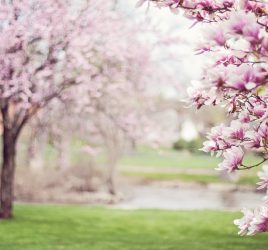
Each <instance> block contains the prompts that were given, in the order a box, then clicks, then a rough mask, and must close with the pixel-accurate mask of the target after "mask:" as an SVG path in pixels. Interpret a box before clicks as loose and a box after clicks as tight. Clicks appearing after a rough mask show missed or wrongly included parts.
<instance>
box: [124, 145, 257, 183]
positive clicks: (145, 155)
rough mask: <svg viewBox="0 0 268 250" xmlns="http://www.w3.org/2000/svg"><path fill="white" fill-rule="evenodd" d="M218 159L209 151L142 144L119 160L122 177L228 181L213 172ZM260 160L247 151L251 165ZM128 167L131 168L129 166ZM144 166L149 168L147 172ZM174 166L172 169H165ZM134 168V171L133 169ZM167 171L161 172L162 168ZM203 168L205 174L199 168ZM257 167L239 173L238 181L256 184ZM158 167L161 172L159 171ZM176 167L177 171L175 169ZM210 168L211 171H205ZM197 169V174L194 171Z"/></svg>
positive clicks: (247, 160)
mask: <svg viewBox="0 0 268 250" xmlns="http://www.w3.org/2000/svg"><path fill="white" fill-rule="evenodd" d="M220 160H221V159H219V158H216V157H211V156H210V155H208V154H202V153H196V154H191V153H189V152H183V151H175V150H172V149H168V150H167V149H162V150H159V151H157V150H154V149H151V148H146V147H142V148H139V149H138V150H137V152H134V153H133V154H130V155H128V156H125V157H124V158H123V159H122V161H121V163H120V164H121V166H122V167H121V174H123V175H125V176H135V177H141V178H144V179H148V180H183V181H194V182H199V183H203V184H208V183H217V182H221V183H223V182H229V181H228V180H224V179H221V178H219V176H218V174H219V172H217V171H214V169H215V167H216V166H217V165H218V163H219V162H220ZM259 161H260V159H259V158H258V157H257V156H255V155H253V154H249V155H248V156H247V157H246V159H245V163H246V164H249V165H252V164H255V163H256V162H259ZM130 167H131V168H130ZM146 168H147V169H148V168H150V169H148V170H149V171H146ZM171 168H174V171H169V170H168V169H171ZM134 169H135V171H133V170H134ZM165 169H166V170H167V171H163V170H165ZM202 169H203V170H205V171H204V173H202V171H200V170H202ZM259 169H260V167H258V168H257V169H252V170H250V171H244V172H242V171H241V172H240V173H239V175H240V178H239V179H238V180H237V181H236V182H237V183H238V184H250V185H255V184H256V182H258V177H257V175H256V172H257V171H258V170H259ZM160 170H161V171H160ZM176 170H177V172H176ZM184 170H191V173H189V172H188V173H184ZM208 170H211V173H208ZM195 171H196V173H195Z"/></svg>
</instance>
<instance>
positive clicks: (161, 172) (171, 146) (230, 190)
mask: <svg viewBox="0 0 268 250" xmlns="http://www.w3.org/2000/svg"><path fill="white" fill-rule="evenodd" d="M135 4H136V1H135V0H133V1H127V2H126V1H116V2H114V12H116V13H118V14H120V16H121V20H120V21H121V22H122V21H124V22H126V24H127V25H125V26H126V27H124V29H122V30H120V31H117V32H118V33H112V34H109V36H107V37H102V39H104V40H105V39H107V41H106V42H107V43H108V42H112V41H113V40H114V39H118V38H120V39H121V40H120V42H119V43H118V45H117V46H114V51H111V54H112V56H111V59H110V60H111V62H109V65H112V64H113V63H116V62H117V61H118V60H119V59H118V58H117V57H116V53H118V51H117V50H119V51H120V52H121V54H122V59H121V58H120V60H121V62H120V63H121V66H120V67H117V68H115V69H114V70H115V71H116V73H117V74H114V75H112V76H111V75H109V76H107V75H105V77H103V78H102V79H101V80H99V85H100V87H99V88H98V89H97V90H96V89H94V90H89V92H85V91H84V89H83V88H81V90H80V89H79V88H77V89H75V90H74V89H72V88H71V89H70V90H68V91H65V92H64V93H63V95H62V96H61V98H59V99H55V100H53V101H52V102H51V103H50V104H49V105H48V106H47V107H45V108H44V109H43V110H41V111H40V112H39V113H38V114H37V115H36V116H35V117H34V118H33V119H32V120H31V122H30V123H29V124H28V125H27V127H26V128H25V129H24V131H23V135H22V136H21V138H20V141H19V145H18V169H17V173H16V186H15V199H16V201H20V202H44V203H79V204H110V205H113V206H116V207H122V208H169V209H176V208H187V209H204V208H230V209H238V208H240V207H241V206H244V205H249V206H253V205H254V203H255V202H256V200H258V199H259V195H258V194H255V193H252V191H253V190H255V183H256V181H257V177H255V175H254V174H252V173H250V172H243V173H241V174H240V175H235V176H229V175H227V174H220V173H219V172H217V171H215V170H214V168H215V167H216V166H217V164H218V163H219V161H220V159H217V158H215V157H211V156H210V155H208V154H205V153H203V152H201V151H200V150H199V149H200V148H201V147H202V142H203V141H204V140H205V136H206V133H207V132H208V131H209V130H210V128H211V127H213V126H215V125H216V124H220V123H223V122H225V121H226V117H225V114H224V113H223V111H222V110H221V108H213V109H212V110H211V109H209V108H207V109H204V110H201V111H198V112H197V111H196V110H195V109H193V108H191V107H187V106H189V105H188V103H186V102H184V99H186V97H187V92H186V90H187V87H188V86H189V85H190V84H191V81H193V80H195V79H198V77H200V75H201V73H202V65H203V64H204V61H206V60H207V58H204V57H202V56H201V55H199V56H196V55H195V54H194V46H195V45H196V44H197V41H196V40H197V38H198V36H199V30H198V28H195V29H190V26H191V22H190V21H188V20H186V19H185V18H184V17H182V16H177V15H171V14H170V13H169V11H167V10H158V9H156V8H151V9H149V10H146V9H145V8H138V9H137V8H135ZM133 30H135V32H134V33H133V34H132V35H131V36H129V32H130V31H133ZM124 53H128V56H125V55H124ZM118 56H119V55H118ZM113 60H114V62H113ZM109 65H108V67H109ZM104 66H106V65H104ZM104 74H105V73H104ZM77 91H80V92H79V95H77V93H76V92H77ZM94 91H95V92H94ZM74 92H75V94H74ZM257 157H258V156H257V155H254V154H252V155H250V156H249V159H248V161H249V162H254V161H255V160H256V158H257ZM203 190H206V191H205V192H203ZM239 192H244V193H245V192H246V194H247V197H248V199H240V198H237V196H239ZM200 194H202V195H200ZM195 196H196V197H199V200H198V201H197V200H196V199H195V198H193V197H195ZM241 203H242V204H241Z"/></svg>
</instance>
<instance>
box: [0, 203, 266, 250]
mask: <svg viewBox="0 0 268 250" xmlns="http://www.w3.org/2000/svg"><path fill="white" fill-rule="evenodd" d="M239 216H241V215H239V214H238V213H231V212H219V211H192V212H190V211H177V212H170V211H160V210H135V211H123V210H111V209H104V208H89V207H82V206H81V207H80V206H40V205H34V206H33V205H18V206H16V209H15V218H14V219H13V220H12V221H1V223H0V239H1V241H0V249H1V250H7V249H8V250H22V249H23V250H57V249H64V250H89V249H90V250H136V249H139V250H160V249H161V250H162V249H170V250H177V249H178V250H185V249H191V250H209V249H217V250H221V249H222V250H223V249H224V250H229V249H230V250H231V249H236V250H246V249H247V250H251V249H258V250H266V249H267V244H268V238H267V235H258V236H255V237H246V238H242V237H239V236H237V229H236V227H235V226H234V225H233V224H232V220H233V219H234V218H236V217H239Z"/></svg>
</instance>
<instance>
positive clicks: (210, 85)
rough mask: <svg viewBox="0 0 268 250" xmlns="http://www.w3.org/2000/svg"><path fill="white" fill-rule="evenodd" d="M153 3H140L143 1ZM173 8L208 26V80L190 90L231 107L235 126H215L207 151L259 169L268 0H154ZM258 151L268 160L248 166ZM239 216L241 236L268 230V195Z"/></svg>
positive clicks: (267, 99)
mask: <svg viewBox="0 0 268 250" xmlns="http://www.w3.org/2000/svg"><path fill="white" fill-rule="evenodd" d="M144 2H147V1H144V0H142V1H140V2H139V3H138V4H143V3H144ZM150 2H151V3H154V4H155V5H156V6H158V7H168V8H170V9H171V10H172V12H174V13H177V12H178V11H179V10H182V11H183V12H184V14H185V15H186V17H188V18H190V19H193V20H194V22H195V24H196V23H202V25H205V26H206V32H205V34H204V36H203V37H204V41H203V42H202V45H201V46H200V47H199V48H198V50H197V51H198V53H207V54H208V55H212V57H211V63H209V65H207V67H206V69H205V70H204V74H203V77H202V79H201V80H200V82H199V83H198V84H196V85H195V86H193V87H191V88H190V89H189V96H190V101H191V102H192V103H193V104H194V105H195V106H196V107H197V108H198V109H199V108H201V107H202V106H204V105H218V104H221V105H223V106H224V107H225V109H226V111H227V112H228V114H229V115H230V117H231V118H232V119H231V120H232V121H231V123H230V124H229V125H227V126H226V125H220V126H217V127H214V128H213V129H212V130H211V132H210V133H209V135H208V141H206V142H205V143H204V147H203V150H204V151H205V152H211V153H212V154H213V153H216V154H217V156H221V157H222V158H223V161H222V162H221V163H220V164H219V166H218V168H217V169H218V170H220V171H228V172H235V171H238V170H247V169H251V168H254V167H257V166H259V165H261V164H262V163H264V162H265V161H267V159H268V107H267V104H268V89H267V85H268V64H267V58H268V34H267V30H268V2H267V1H266V0H263V1H262V0H258V1H257V0H193V1H190V0H151V1H148V4H149V3H150ZM252 150H255V151H258V152H259V153H261V154H262V159H261V160H260V161H259V162H256V164H254V165H247V164H246V163H245V161H244V156H245V154H246V152H248V151H252ZM259 177H260V179H261V181H260V182H259V183H258V185H259V188H260V189H267V187H268V168H267V167H264V168H263V172H260V173H259ZM243 213H244V217H243V218H242V219H240V220H235V224H236V225H238V227H239V229H240V231H239V234H241V235H253V234H256V233H259V232H265V231H268V196H266V197H265V198H264V203H263V205H262V206H260V207H259V208H256V209H255V210H254V211H250V210H247V209H244V210H243Z"/></svg>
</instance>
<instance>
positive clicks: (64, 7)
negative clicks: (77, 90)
mask: <svg viewBox="0 0 268 250" xmlns="http://www.w3.org/2000/svg"><path fill="white" fill-rule="evenodd" d="M112 4H113V3H112V1H110V2H109V3H108V2H107V1H98V2H92V1H88V0H81V1H65V0H13V1H1V3H0V44H1V45H0V110H1V118H2V121H3V164H2V169H1V187H0V203H1V206H0V218H3V219H5V218H10V217H11V216H12V199H13V180H14V172H15V156H16V143H17V139H18V137H19V135H20V132H21V130H22V128H23V127H24V126H25V124H27V122H28V121H29V119H30V118H31V117H32V116H33V115H34V114H35V113H36V112H37V111H38V110H40V109H41V108H43V107H44V106H46V105H47V104H48V103H49V102H50V101H51V100H53V99H54V98H57V97H59V96H60V95H61V94H62V92H63V91H64V90H65V89H67V88H69V87H71V86H76V85H80V84H84V83H87V84H88V85H91V88H92V89H94V88H96V85H94V84H95V82H94V81H93V80H94V78H96V77H97V76H98V75H100V74H101V68H100V67H99V64H98V55H100V54H103V53H105V55H106V54H107V51H106V48H103V47H102V46H101V42H100V35H101V34H108V33H109V29H110V28H109V27H113V20H116V19H117V17H116V15H115V14H114V12H113V11H112V7H113V6H112ZM100 13H101V15H100ZM115 42H117V41H115ZM111 47H112V43H111Z"/></svg>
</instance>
